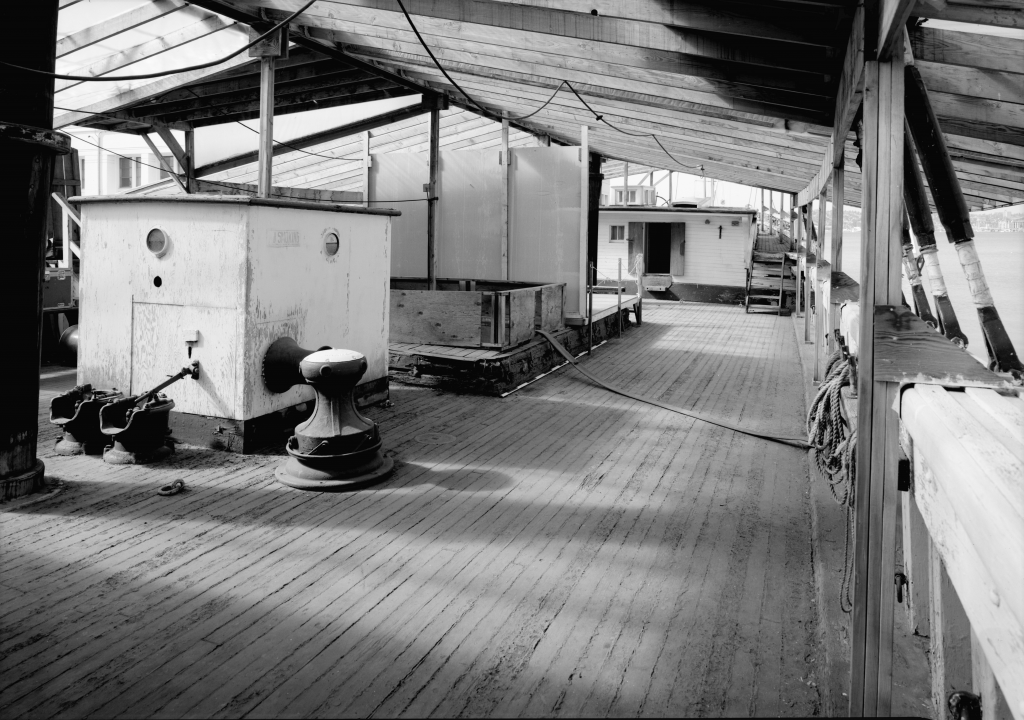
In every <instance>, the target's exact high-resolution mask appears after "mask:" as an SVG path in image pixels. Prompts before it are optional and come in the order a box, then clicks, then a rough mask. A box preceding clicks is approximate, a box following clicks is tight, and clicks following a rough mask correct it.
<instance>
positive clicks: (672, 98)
mask: <svg viewBox="0 0 1024 720" xmlns="http://www.w3.org/2000/svg"><path fill="white" fill-rule="evenodd" d="M348 49H349V51H350V52H351V53H353V54H357V55H363V56H364V57H365V56H366V55H364V52H363V50H362V49H361V48H351V47H350V48H348ZM396 55H397V56H396ZM370 56H371V57H376V58H379V59H380V60H381V61H382V62H387V63H389V64H401V65H402V66H403V67H406V68H409V69H410V70H411V69H412V68H418V69H424V70H430V69H434V68H436V66H435V65H434V63H433V62H432V61H431V60H430V59H429V58H428V57H427V56H425V55H422V56H421V55H418V54H417V55H413V54H406V53H402V54H400V55H398V54H397V53H393V52H392V53H387V54H384V53H376V52H374V53H372V54H371V55H370ZM443 65H444V68H445V70H447V71H448V73H449V74H451V75H460V76H471V77H477V78H483V79H486V80H502V81H507V82H512V83H522V84H527V85H534V86H540V87H550V88H551V90H553V89H554V88H555V86H557V85H558V84H559V82H560V81H561V80H563V79H565V80H569V81H570V82H572V84H573V87H575V88H576V90H577V91H578V92H579V93H580V94H581V95H588V96H591V97H605V98H616V99H623V100H629V101H630V102H634V103H640V104H642V105H652V106H662V107H672V106H676V107H680V106H681V107H692V108H693V109H695V110H698V111H699V110H700V109H703V110H704V112H705V113H706V114H709V115H721V114H722V110H725V111H731V112H736V113H741V114H747V115H755V116H759V117H760V118H767V117H770V118H779V119H791V120H797V121H802V122H807V123H812V124H816V125H822V126H827V124H828V123H829V121H830V119H831V118H830V117H829V114H828V110H827V109H826V107H825V106H826V101H825V100H824V98H812V97H811V96H799V95H796V94H793V93H788V92H786V91H777V92H776V93H774V94H773V93H758V95H762V96H764V97H766V98H772V96H773V95H774V98H772V99H774V100H777V102H770V101H769V102H765V101H760V100H748V99H745V98H742V97H736V96H735V95H734V96H731V97H730V96H727V95H724V94H722V93H716V92H705V91H693V90H687V89H684V88H682V87H679V84H674V86H673V85H668V84H665V83H657V82H649V81H648V82H644V81H641V80H620V79H618V78H614V77H609V76H603V75H595V74H594V73H586V72H576V71H569V70H562V71H561V72H560V73H559V75H558V76H557V77H553V74H548V75H540V74H538V73H540V72H542V71H545V70H546V69H545V68H543V67H542V66H541V67H526V68H525V69H526V70H532V71H534V72H519V71H516V70H512V69H501V68H495V67H491V66H488V65H484V64H483V63H482V62H477V63H471V62H461V61H453V60H450V59H446V60H445V61H444V62H443ZM513 66H514V64H511V63H510V64H509V67H513ZM547 72H549V73H551V71H550V70H548V71H547ZM797 102H801V103H804V104H803V105H801V106H796V105H794V104H787V103H797Z"/></svg>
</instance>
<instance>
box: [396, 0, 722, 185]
mask: <svg viewBox="0 0 1024 720" xmlns="http://www.w3.org/2000/svg"><path fill="white" fill-rule="evenodd" d="M396 2H397V3H398V7H400V8H401V9H402V14H403V15H405V19H406V21H408V23H409V27H410V28H412V31H413V33H414V34H415V35H416V39H417V40H419V42H420V45H422V46H423V49H424V50H426V51H427V55H429V56H430V59H431V60H432V61H433V62H434V65H436V66H437V69H438V70H440V71H441V74H442V75H444V76H445V78H447V79H448V82H450V83H451V84H452V86H454V87H455V89H456V90H458V91H459V92H460V93H462V95H463V97H465V98H466V100H467V101H468V102H470V103H472V104H473V105H474V106H476V107H477V108H478V109H479V110H480V112H482V113H483V114H484V115H485V116H489V117H492V118H498V119H499V120H500V119H503V118H501V116H499V115H496V114H495V113H494V112H492V111H490V110H488V109H487V108H485V107H484V106H483V105H481V104H480V103H478V102H477V101H476V100H475V99H474V98H473V97H472V96H471V95H470V94H469V93H468V92H466V91H465V90H463V89H462V86H460V85H459V84H458V83H457V82H455V79H454V78H453V77H452V76H451V75H449V74H448V71H447V70H445V69H444V66H442V65H441V63H440V62H438V59H437V57H435V56H434V52H433V51H432V50H431V49H430V46H429V45H427V42H426V41H425V40H424V39H423V36H422V35H420V31H419V29H418V28H417V27H416V23H414V22H413V21H412V17H411V16H410V15H409V11H408V10H406V9H405V4H404V3H403V2H402V0H396ZM563 85H564V86H565V87H567V88H569V90H571V91H572V94H573V95H575V96H576V98H577V99H578V100H579V101H580V102H581V103H583V106H584V107H585V108H587V110H589V111H590V112H591V113H592V114H593V115H594V119H596V120H597V121H598V122H602V123H604V124H605V125H607V126H608V127H610V128H611V129H612V130H615V131H616V132H620V133H622V134H623V135H629V136H630V137H649V138H653V139H654V142H656V143H657V144H658V147H660V148H661V150H662V152H664V153H665V154H666V155H668V156H669V157H670V158H671V159H672V161H673V162H674V163H676V164H677V165H679V166H680V167H684V168H686V169H688V170H700V174H701V176H703V175H704V166H703V165H687V164H686V163H683V162H681V161H680V160H679V159H678V158H677V157H676V156H675V155H673V154H672V153H670V152H669V151H668V148H666V147H665V146H664V145H663V144H662V142H661V140H660V139H659V138H658V136H657V135H655V134H654V133H644V132H638V133H634V132H629V131H627V130H623V129H622V128H620V127H617V126H616V125H613V124H612V123H611V122H609V121H608V120H606V119H605V117H604V115H601V114H600V113H599V112H597V111H596V110H594V108H592V107H590V103H588V102H587V101H586V100H584V99H583V96H582V95H580V94H579V93H578V92H576V88H574V87H573V86H572V83H571V82H569V81H568V80H562V81H561V82H560V83H559V84H558V87H557V88H555V91H554V92H553V93H552V94H551V97H549V98H548V99H547V100H546V101H545V102H544V104H543V105H541V106H540V107H539V108H537V109H536V110H534V111H533V112H531V113H529V114H527V115H519V116H516V117H509V118H507V119H508V120H525V119H527V118H530V117H533V116H534V115H536V114H537V113H539V112H540V111H541V110H543V109H544V108H546V107H547V106H548V105H549V104H550V103H551V101H552V100H554V99H555V96H556V95H557V94H558V93H559V91H560V90H561V89H562V86H563Z"/></svg>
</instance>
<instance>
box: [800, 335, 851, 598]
mask: <svg viewBox="0 0 1024 720" xmlns="http://www.w3.org/2000/svg"><path fill="white" fill-rule="evenodd" d="M852 378H853V373H852V369H851V367H850V361H849V360H845V359H844V358H843V355H842V350H836V352H835V353H833V354H832V355H831V356H830V357H829V359H828V362H827V363H826V365H825V379H824V380H823V381H822V383H821V386H820V387H819V388H818V394H817V395H816V396H815V397H814V401H813V402H812V403H811V409H810V412H808V414H807V442H808V443H809V444H810V445H811V454H812V456H813V457H814V464H815V466H816V467H817V468H818V472H819V473H820V474H821V477H822V478H824V480H825V482H826V483H828V489H829V492H831V493H832V498H833V499H834V500H835V501H836V502H837V503H839V504H840V505H842V506H844V507H845V508H846V543H845V544H846V548H845V551H844V556H843V580H842V583H841V585H840V588H839V606H840V607H841V608H842V610H843V612H845V613H849V612H851V611H852V610H853V601H852V599H851V597H850V581H851V579H852V577H853V568H852V567H851V559H852V557H851V555H850V546H851V544H852V543H851V540H852V529H853V499H854V494H855V493H854V482H855V480H856V477H857V428H855V427H850V425H849V423H847V421H846V418H845V417H843V413H842V389H843V388H844V387H845V386H847V385H851V384H852Z"/></svg>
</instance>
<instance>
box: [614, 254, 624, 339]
mask: <svg viewBox="0 0 1024 720" xmlns="http://www.w3.org/2000/svg"><path fill="white" fill-rule="evenodd" d="M615 294H616V298H615V315H616V316H617V317H618V319H619V337H622V258H619V281H618V282H617V283H616V284H615Z"/></svg>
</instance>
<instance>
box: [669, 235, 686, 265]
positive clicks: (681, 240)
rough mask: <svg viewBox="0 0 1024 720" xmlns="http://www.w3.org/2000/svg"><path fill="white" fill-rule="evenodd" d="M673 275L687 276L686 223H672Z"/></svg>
mask: <svg viewBox="0 0 1024 720" xmlns="http://www.w3.org/2000/svg"><path fill="white" fill-rule="evenodd" d="M671 227H672V262H671V265H672V275H673V276H674V277H681V276H683V275H684V274H686V223H672V225H671Z"/></svg>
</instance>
